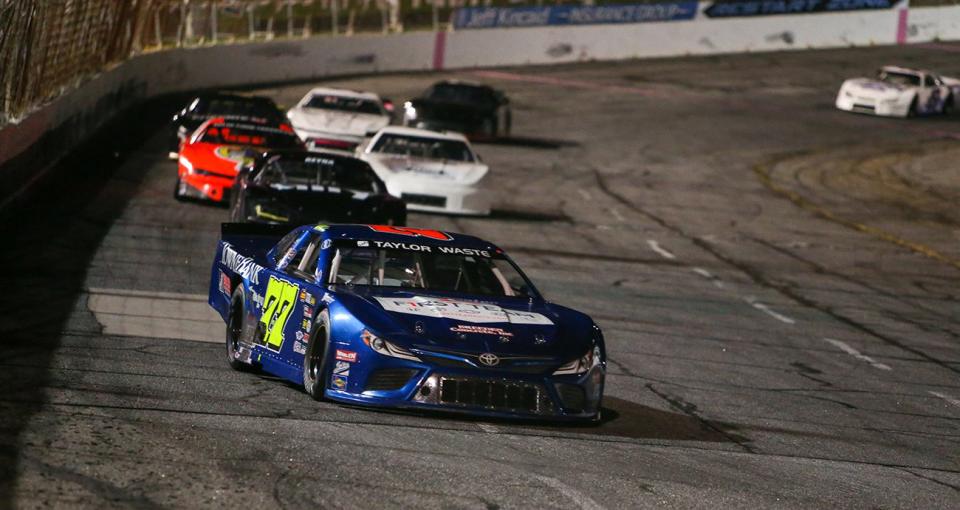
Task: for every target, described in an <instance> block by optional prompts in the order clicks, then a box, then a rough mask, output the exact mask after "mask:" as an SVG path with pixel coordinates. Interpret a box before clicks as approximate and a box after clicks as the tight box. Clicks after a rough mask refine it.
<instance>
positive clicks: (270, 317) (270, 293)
mask: <svg viewBox="0 0 960 510" xmlns="http://www.w3.org/2000/svg"><path fill="white" fill-rule="evenodd" d="M299 290H300V287H299V286H298V285H296V284H294V283H290V282H288V281H284V280H281V279H279V278H277V277H276V276H271V277H270V282H269V283H267V295H266V296H264V305H263V313H262V314H261V315H260V322H261V323H262V324H263V326H264V331H265V333H264V335H265V338H266V343H267V348H269V349H270V350H273V351H277V352H279V351H280V347H281V346H282V345H283V330H284V328H285V327H286V325H287V319H289V318H290V312H292V311H293V306H294V303H295V302H296V300H297V292H298V291H299Z"/></svg>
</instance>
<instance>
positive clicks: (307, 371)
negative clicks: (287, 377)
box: [303, 310, 330, 400]
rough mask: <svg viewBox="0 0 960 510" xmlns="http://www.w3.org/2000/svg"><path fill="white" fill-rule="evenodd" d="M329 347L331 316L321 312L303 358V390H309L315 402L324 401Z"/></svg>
mask: <svg viewBox="0 0 960 510" xmlns="http://www.w3.org/2000/svg"><path fill="white" fill-rule="evenodd" d="M329 345H330V314H329V313H327V311H326V310H324V311H322V312H320V314H319V315H318V316H317V320H316V322H315V323H314V324H313V331H311V332H310V341H309V344H308V345H307V352H306V354H305V355H304V356H303V389H305V390H307V393H309V394H310V396H311V397H313V399H314V400H323V390H324V388H325V386H326V385H325V384H324V381H325V376H324V374H325V370H324V367H325V365H326V360H327V351H328V350H329V347H328V346H329Z"/></svg>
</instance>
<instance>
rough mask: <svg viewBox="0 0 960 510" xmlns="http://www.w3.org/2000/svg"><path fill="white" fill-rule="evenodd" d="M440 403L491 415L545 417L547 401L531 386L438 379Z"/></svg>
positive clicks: (538, 388)
mask: <svg viewBox="0 0 960 510" xmlns="http://www.w3.org/2000/svg"><path fill="white" fill-rule="evenodd" d="M440 403H442V404H448V405H462V406H472V407H483V408H486V409H490V410H494V411H510V412H528V413H536V414H541V413H546V412H549V411H550V400H549V398H548V397H547V396H546V395H545V394H544V392H543V391H542V390H541V387H540V386H538V385H535V384H527V383H522V382H510V381H497V380H487V379H457V378H448V377H444V378H441V379H440Z"/></svg>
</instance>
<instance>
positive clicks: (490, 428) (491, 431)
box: [477, 423, 500, 434]
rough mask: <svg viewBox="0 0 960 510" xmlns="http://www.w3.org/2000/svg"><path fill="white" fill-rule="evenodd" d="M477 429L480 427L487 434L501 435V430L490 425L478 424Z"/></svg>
mask: <svg viewBox="0 0 960 510" xmlns="http://www.w3.org/2000/svg"><path fill="white" fill-rule="evenodd" d="M477 427H479V428H480V430H482V431H484V432H486V433H487V434H499V433H500V429H498V428H497V427H495V426H493V425H490V424H489V423H478V424H477Z"/></svg>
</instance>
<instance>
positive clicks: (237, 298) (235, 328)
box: [226, 283, 250, 371]
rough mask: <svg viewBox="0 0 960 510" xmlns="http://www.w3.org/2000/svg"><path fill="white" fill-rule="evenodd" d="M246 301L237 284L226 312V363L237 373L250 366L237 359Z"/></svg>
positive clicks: (240, 287)
mask: <svg viewBox="0 0 960 510" xmlns="http://www.w3.org/2000/svg"><path fill="white" fill-rule="evenodd" d="M245 303H246V300H245V299H244V295H243V284H242V283H241V284H238V285H237V288H236V289H235V290H234V291H233V295H231V296H230V309H229V310H228V312H227V335H226V336H227V342H226V343H227V363H229V364H230V368H232V369H234V370H239V371H246V370H248V369H249V368H250V365H248V364H246V363H244V362H242V361H240V360H239V359H237V351H239V350H240V337H241V336H242V335H243V318H244V316H245V315H246V304H245Z"/></svg>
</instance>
